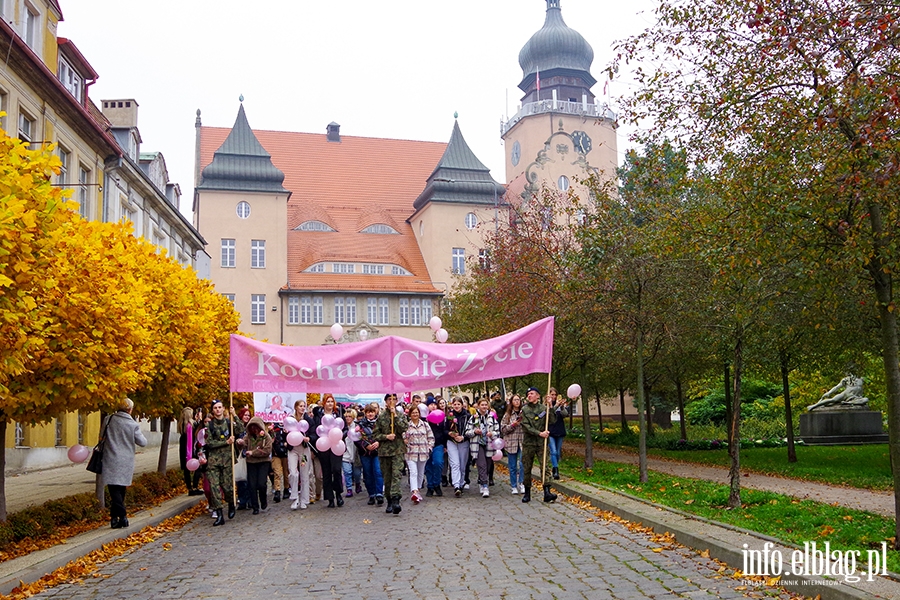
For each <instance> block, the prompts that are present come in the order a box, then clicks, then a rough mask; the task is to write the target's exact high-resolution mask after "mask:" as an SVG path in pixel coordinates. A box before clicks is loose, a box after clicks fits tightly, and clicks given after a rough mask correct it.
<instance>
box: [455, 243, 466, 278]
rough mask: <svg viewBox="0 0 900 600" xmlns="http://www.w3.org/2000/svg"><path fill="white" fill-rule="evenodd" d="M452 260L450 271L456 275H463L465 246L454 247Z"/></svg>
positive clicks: (464, 271) (464, 270) (464, 272)
mask: <svg viewBox="0 0 900 600" xmlns="http://www.w3.org/2000/svg"><path fill="white" fill-rule="evenodd" d="M452 260H453V262H452V263H451V264H452V267H451V272H452V273H455V274H457V275H465V274H466V249H465V248H454V249H453V253H452Z"/></svg>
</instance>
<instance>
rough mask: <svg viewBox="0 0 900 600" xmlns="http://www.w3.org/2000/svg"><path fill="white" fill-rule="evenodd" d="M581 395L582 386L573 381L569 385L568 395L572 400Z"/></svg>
mask: <svg viewBox="0 0 900 600" xmlns="http://www.w3.org/2000/svg"><path fill="white" fill-rule="evenodd" d="M580 395H581V386H580V385H578V384H577V383H573V384H572V385H570V386H569V389H567V390H566V396H568V397H569V398H570V399H571V400H574V399H575V398H577V397H578V396H580Z"/></svg>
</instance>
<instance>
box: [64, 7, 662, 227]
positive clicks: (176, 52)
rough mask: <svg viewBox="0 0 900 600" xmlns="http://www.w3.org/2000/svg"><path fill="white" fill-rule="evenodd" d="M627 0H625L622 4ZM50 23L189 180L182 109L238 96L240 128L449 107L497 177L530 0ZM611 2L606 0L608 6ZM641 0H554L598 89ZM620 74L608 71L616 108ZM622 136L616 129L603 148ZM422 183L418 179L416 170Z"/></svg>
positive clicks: (364, 119) (432, 135)
mask: <svg viewBox="0 0 900 600" xmlns="http://www.w3.org/2000/svg"><path fill="white" fill-rule="evenodd" d="M626 4H627V6H628V8H625V7H624V6H625V5H626ZM60 5H61V6H62V11H63V17H64V21H63V22H62V23H60V25H59V32H58V34H59V35H60V36H61V37H67V38H69V39H71V40H72V41H73V42H74V43H75V45H76V46H78V48H79V49H80V50H81V52H82V53H83V54H84V56H85V58H87V60H88V61H89V62H90V63H91V65H92V66H93V67H94V69H95V70H96V71H97V72H98V73H99V74H100V77H99V79H98V80H97V82H96V83H95V84H94V85H93V86H91V87H90V96H91V98H92V99H93V100H94V102H95V103H97V104H98V105H99V104H100V101H101V100H104V99H107V100H111V99H122V98H134V99H135V100H137V102H138V104H139V105H140V109H139V111H140V112H139V121H138V126H139V128H140V131H141V136H142V138H143V144H142V146H141V149H142V150H143V151H159V152H162V153H163V155H164V156H165V157H166V163H167V166H168V169H169V177H170V179H171V181H173V182H176V183H179V184H180V185H181V189H182V194H183V197H182V211H183V212H185V213H188V212H189V211H190V205H191V200H190V199H191V196H192V194H193V169H194V140H195V138H194V120H195V116H196V111H197V109H198V108H199V109H200V110H201V111H202V120H203V124H204V125H207V126H216V127H231V126H232V124H233V123H234V118H235V115H236V114H237V110H238V106H239V102H238V97H239V96H240V95H241V94H243V96H244V108H245V110H246V111H247V118H248V120H249V121H250V126H251V127H253V128H254V129H274V130H281V131H302V132H312V133H322V134H324V133H325V126H326V125H327V124H328V123H329V122H331V121H336V122H338V123H340V125H341V134H342V135H352V136H371V137H386V138H400V139H414V140H428V141H439V142H446V141H448V140H449V139H450V133H451V131H452V128H453V113H454V111H458V112H459V124H460V127H461V128H462V132H463V135H464V136H465V138H466V141H467V142H468V143H469V145H470V146H471V148H472V150H473V151H474V152H475V154H476V155H477V156H478V157H479V158H480V159H481V161H482V162H484V163H485V164H486V165H487V166H488V168H490V169H491V174H492V175H493V177H494V178H495V179H496V180H498V181H501V182H503V180H504V177H505V176H504V173H503V168H504V167H503V164H504V163H503V147H502V143H501V140H500V133H499V127H500V121H501V118H505V117H507V116H512V115H513V114H515V112H516V110H517V107H518V104H519V99H520V98H521V95H522V92H521V90H519V89H518V87H517V85H518V83H519V82H520V81H521V80H522V70H521V69H520V68H519V62H518V56H519V50H521V48H522V46H523V45H524V44H525V42H527V41H528V39H529V38H530V37H531V35H532V34H533V33H535V32H536V31H537V30H538V29H540V28H541V26H542V25H543V23H544V16H545V11H546V3H545V0H457V1H455V2H448V1H443V2H440V1H438V0H393V1H383V2H377V1H374V0H326V1H319V0H270V1H268V2H260V3H258V4H257V3H255V2H247V1H238V0H157V1H156V2H143V1H142V2H136V1H134V0H60ZM611 5H618V6H617V7H616V6H611ZM652 6H653V0H634V1H632V2H629V3H625V2H622V3H608V2H601V1H599V0H562V2H561V7H562V14H563V18H564V19H565V21H566V24H567V25H568V26H569V27H571V28H573V29H575V30H576V31H578V32H579V33H581V34H582V35H583V36H584V37H585V39H587V41H588V43H590V44H591V46H592V47H593V49H594V63H593V66H592V69H591V70H592V74H593V75H594V77H595V78H596V79H597V80H598V83H597V84H596V85H595V86H594V88H593V91H594V93H595V94H596V95H597V96H598V97H600V96H602V95H603V87H604V82H605V81H606V75H605V73H604V72H603V69H604V67H605V66H606V65H607V64H608V63H609V62H610V60H611V59H612V58H613V49H612V46H613V43H614V42H615V41H616V40H619V39H622V38H624V37H626V36H629V35H633V34H636V33H638V32H640V31H642V30H643V29H645V28H646V27H648V26H649V25H650V24H651V22H652V15H651V14H650V11H651V10H652ZM628 86H629V84H628V82H627V80H625V79H624V78H623V79H622V80H620V81H619V80H617V81H613V82H610V85H609V96H610V98H609V102H610V105H611V106H612V107H613V109H614V110H615V109H616V100H615V98H616V97H618V96H623V95H626V94H627V93H628V91H629V87H628ZM628 146H629V143H628V140H627V131H625V130H624V128H622V129H620V133H619V153H620V162H621V155H622V153H623V151H624V149H625V148H627V147H628ZM422 183H423V186H424V181H423V182H422Z"/></svg>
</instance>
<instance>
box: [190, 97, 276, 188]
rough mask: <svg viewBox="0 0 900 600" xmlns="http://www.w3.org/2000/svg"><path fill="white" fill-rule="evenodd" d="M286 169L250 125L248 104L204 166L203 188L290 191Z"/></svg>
mask: <svg viewBox="0 0 900 600" xmlns="http://www.w3.org/2000/svg"><path fill="white" fill-rule="evenodd" d="M283 181H284V173H283V172H282V171H280V170H279V169H277V168H276V167H275V165H273V164H272V158H271V156H270V155H269V153H268V152H266V150H265V148H263V147H262V144H260V143H259V140H257V139H256V136H255V135H254V134H253V130H252V129H250V124H249V123H248V122H247V115H246V114H245V113H244V105H243V104H241V107H240V109H238V114H237V118H236V119H235V120H234V126H233V127H232V128H231V131H230V132H229V134H228V137H227V138H226V139H225V141H224V142H223V143H222V145H221V146H220V147H219V149H218V150H216V152H215V155H214V156H213V160H212V162H211V163H210V164H209V165H207V166H206V168H205V169H203V171H202V173H201V176H200V185H199V186H197V189H199V190H230V191H236V192H275V193H286V192H287V190H285V189H284V187H283V186H282V182H283Z"/></svg>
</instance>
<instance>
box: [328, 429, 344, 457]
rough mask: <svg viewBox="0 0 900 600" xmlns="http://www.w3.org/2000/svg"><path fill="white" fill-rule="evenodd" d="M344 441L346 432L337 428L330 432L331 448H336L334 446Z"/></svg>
mask: <svg viewBox="0 0 900 600" xmlns="http://www.w3.org/2000/svg"><path fill="white" fill-rule="evenodd" d="M342 439H344V432H343V431H341V430H340V429H337V428H335V429H332V430H331V431H329V432H328V440H329V442H330V444H329V445H330V446H332V447H334V445H335V444H337V443H338V442H340V441H341V440H342ZM341 454H343V452H341Z"/></svg>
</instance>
